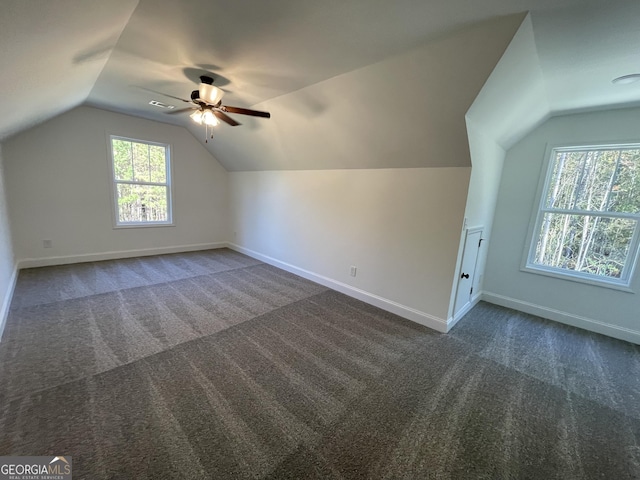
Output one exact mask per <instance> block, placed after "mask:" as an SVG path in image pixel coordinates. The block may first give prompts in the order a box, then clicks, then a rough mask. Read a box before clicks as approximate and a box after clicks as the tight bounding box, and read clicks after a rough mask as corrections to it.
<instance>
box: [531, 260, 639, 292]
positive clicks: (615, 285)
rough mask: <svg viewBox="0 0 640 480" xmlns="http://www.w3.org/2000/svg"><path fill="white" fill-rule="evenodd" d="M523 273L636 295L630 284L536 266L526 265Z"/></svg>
mask: <svg viewBox="0 0 640 480" xmlns="http://www.w3.org/2000/svg"><path fill="white" fill-rule="evenodd" d="M520 271H521V272H525V273H533V274H536V275H544V276H546V277H552V278H558V279H560V280H567V281H569V282H577V283H584V284H587V285H592V286H594V287H604V288H609V289H612V290H619V291H622V292H626V293H635V292H634V291H633V290H632V289H631V288H630V287H629V285H628V284H625V283H622V282H615V281H608V280H600V279H596V278H591V277H584V276H582V275H579V274H574V273H570V272H569V271H567V272H564V271H557V270H551V269H546V268H541V267H538V266H534V265H526V266H524V267H521V268H520Z"/></svg>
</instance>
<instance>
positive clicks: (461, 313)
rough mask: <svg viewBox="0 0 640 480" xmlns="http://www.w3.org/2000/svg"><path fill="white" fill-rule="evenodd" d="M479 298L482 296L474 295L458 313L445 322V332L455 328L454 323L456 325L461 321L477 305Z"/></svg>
mask: <svg viewBox="0 0 640 480" xmlns="http://www.w3.org/2000/svg"><path fill="white" fill-rule="evenodd" d="M481 298H482V295H481V294H480V293H477V294H475V295H474V296H473V297H471V300H469V301H468V302H467V304H466V305H465V306H464V307H462V308H461V309H460V311H459V312H458V313H456V314H455V315H454V316H453V317H451V318H450V319H449V320H447V332H448V331H449V330H451V329H452V328H453V327H455V326H456V323H458V322H459V321H460V320H461V319H462V317H464V316H465V315H466V314H467V313H469V311H470V310H471V309H472V308H473V307H475V306H476V305H477V304H478V302H479V301H480V300H481Z"/></svg>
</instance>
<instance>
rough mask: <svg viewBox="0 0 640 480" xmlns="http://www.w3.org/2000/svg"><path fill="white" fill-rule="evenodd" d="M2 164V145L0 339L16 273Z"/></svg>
mask: <svg viewBox="0 0 640 480" xmlns="http://www.w3.org/2000/svg"><path fill="white" fill-rule="evenodd" d="M3 163H4V162H3V157H2V145H0V337H2V330H3V327H4V322H5V319H6V315H7V312H8V310H9V305H10V303H11V294H12V293H13V286H14V282H15V272H16V266H15V260H14V257H13V245H12V242H11V228H10V223H9V213H8V211H7V201H6V187H5V181H4V171H3Z"/></svg>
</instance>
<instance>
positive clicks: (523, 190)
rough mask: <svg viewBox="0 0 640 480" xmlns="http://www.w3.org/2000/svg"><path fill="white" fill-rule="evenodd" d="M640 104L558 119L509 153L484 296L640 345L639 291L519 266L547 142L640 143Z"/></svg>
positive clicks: (638, 276) (638, 279) (635, 282)
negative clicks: (533, 270)
mask: <svg viewBox="0 0 640 480" xmlns="http://www.w3.org/2000/svg"><path fill="white" fill-rule="evenodd" d="M638 124H640V109H627V110H609V111H603V112H595V113H587V114H580V115H568V116H562V117H554V118H551V119H549V120H547V121H546V122H545V123H544V124H543V125H542V126H540V127H538V128H537V129H535V130H534V131H533V132H531V133H530V134H529V135H527V136H526V137H525V138H524V139H523V140H521V141H520V142H519V143H518V144H516V145H515V146H514V147H513V148H511V149H510V150H509V151H508V152H507V157H506V159H505V162H504V168H503V173H502V180H501V184H500V190H499V194H498V202H497V206H496V213H495V222H494V229H493V239H492V242H491V244H490V246H489V258H488V261H487V268H486V275H485V297H484V298H485V299H486V300H488V301H491V302H494V303H498V304H502V305H505V306H509V307H513V308H517V309H519V310H523V311H527V312H530V313H534V314H537V315H540V316H543V317H547V318H551V319H555V320H558V321H562V322H565V323H568V324H572V325H576V326H580V327H582V328H587V329H590V330H593V331H597V332H601V333H605V334H607V335H611V336H614V337H618V338H624V339H627V340H630V341H633V342H636V343H640V315H639V314H638V312H640V296H639V295H640V269H638V270H636V273H635V276H634V278H633V279H632V283H631V287H632V289H633V291H634V292H635V293H627V292H623V291H618V290H612V289H609V288H604V287H598V286H592V285H587V284H583V283H576V282H571V281H567V280H561V279H556V278H551V277H547V276H542V275H537V274H533V273H527V272H522V271H520V266H521V262H522V259H523V256H524V255H525V252H524V249H525V243H526V240H527V235H528V229H529V222H530V221H531V215H532V212H533V211H534V209H535V208H536V207H537V205H535V196H536V193H537V188H538V181H539V178H540V175H541V174H542V173H544V172H542V168H543V162H544V154H545V149H546V147H547V144H558V143H583V142H590V141H591V142H593V141H606V142H609V141H610V142H624V141H630V140H632V141H636V142H637V141H640V134H639V133H638Z"/></svg>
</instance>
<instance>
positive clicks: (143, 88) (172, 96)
mask: <svg viewBox="0 0 640 480" xmlns="http://www.w3.org/2000/svg"><path fill="white" fill-rule="evenodd" d="M138 88H140V89H142V90H146V91H147V92H153V93H157V94H158V95H164V96H165V97H169V98H175V99H176V100H180V101H181V102H185V103H192V102H191V100H186V99H184V98H180V97H176V96H174V95H169V94H168V93H163V92H159V91H158V90H152V89H150V88H147V87H138Z"/></svg>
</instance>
